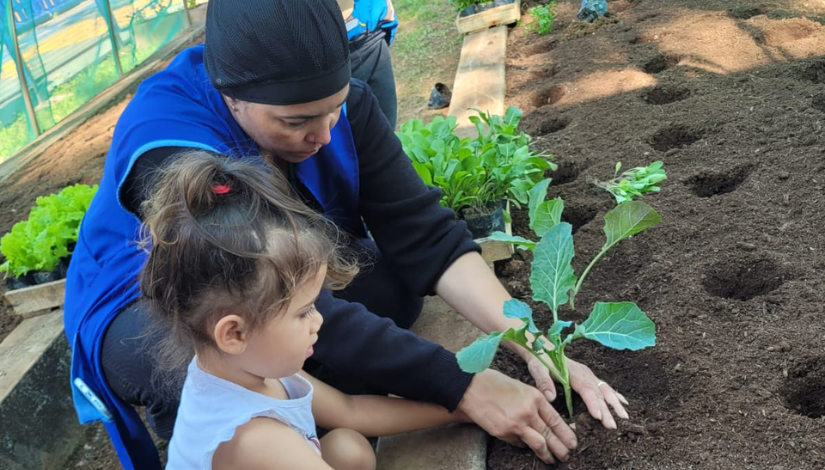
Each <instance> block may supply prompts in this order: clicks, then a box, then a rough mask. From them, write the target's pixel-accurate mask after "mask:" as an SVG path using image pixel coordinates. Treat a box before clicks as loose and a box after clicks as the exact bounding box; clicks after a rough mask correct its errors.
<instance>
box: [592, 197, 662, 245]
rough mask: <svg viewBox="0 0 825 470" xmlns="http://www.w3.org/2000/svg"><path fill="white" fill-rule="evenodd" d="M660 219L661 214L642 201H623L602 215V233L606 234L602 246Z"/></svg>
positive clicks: (622, 238) (637, 231) (611, 243)
mask: <svg viewBox="0 0 825 470" xmlns="http://www.w3.org/2000/svg"><path fill="white" fill-rule="evenodd" d="M661 221H662V216H660V215H659V214H658V213H656V211H655V210H653V208H652V207H650V206H648V205H647V204H645V203H644V202H641V201H627V202H623V203H621V204H619V205H618V206H616V207H614V208H613V209H612V210H611V211H610V212H608V213H607V214H606V215H605V216H604V222H605V224H604V233H605V235H606V236H607V241H606V242H605V244H604V246H605V247H608V248H609V247H611V246H613V245H615V244H616V243H618V242H619V241H621V240H624V239H625V238H627V237H630V236H633V235H636V234H637V233H639V232H641V231H643V230H645V229H648V228H650V227H653V226H655V225H657V224H659V222H661Z"/></svg>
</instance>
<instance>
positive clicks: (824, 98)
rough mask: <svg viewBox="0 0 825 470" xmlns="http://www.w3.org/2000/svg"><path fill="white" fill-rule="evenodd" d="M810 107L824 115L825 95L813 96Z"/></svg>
mask: <svg viewBox="0 0 825 470" xmlns="http://www.w3.org/2000/svg"><path fill="white" fill-rule="evenodd" d="M811 107H812V108H814V109H815V110H817V111H820V112H823V113H825V93H820V94H818V95H814V97H813V98H811Z"/></svg>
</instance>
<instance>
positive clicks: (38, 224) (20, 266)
mask: <svg viewBox="0 0 825 470" xmlns="http://www.w3.org/2000/svg"><path fill="white" fill-rule="evenodd" d="M96 191H97V185H95V186H88V185H85V184H76V185H74V186H68V187H66V188H63V190H62V191H60V192H59V193H57V194H52V195H50V196H45V197H39V198H37V205H36V206H35V207H34V208H32V211H31V213H30V214H29V218H28V219H27V220H24V221H22V222H18V223H16V224H15V225H14V227H12V229H11V231H10V232H9V233H7V234H6V235H4V236H3V238H2V239H0V253H2V254H3V256H5V258H6V262H5V263H3V264H2V265H0V271H3V272H5V273H6V275H7V276H8V275H9V274H10V275H12V276H15V277H19V276H22V275H24V274H26V273H28V272H30V271H44V272H48V271H51V270H53V269H54V268H55V267H56V266H57V265H58V263H59V262H60V259H61V258H64V257H66V256H69V255H70V254H71V252H70V251H69V245H70V244H72V243H74V242H76V241H77V234H78V230H79V229H80V220H81V219H82V218H83V215H85V214H86V210H87V209H88V208H89V204H91V202H92V198H93V197H94V195H95V192H96Z"/></svg>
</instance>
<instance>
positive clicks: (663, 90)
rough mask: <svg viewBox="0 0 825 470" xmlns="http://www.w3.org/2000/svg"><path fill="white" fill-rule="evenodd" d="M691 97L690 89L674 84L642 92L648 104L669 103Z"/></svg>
mask: <svg viewBox="0 0 825 470" xmlns="http://www.w3.org/2000/svg"><path fill="white" fill-rule="evenodd" d="M689 97H690V90H688V89H687V88H681V87H677V86H672V85H660V86H656V87H653V88H651V89H650V90H647V91H646V92H644V93H642V99H643V100H645V102H646V103H648V104H656V105H661V104H668V103H675V102H676V101H682V100H684V99H686V98H689Z"/></svg>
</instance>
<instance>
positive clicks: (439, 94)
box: [427, 82, 453, 109]
mask: <svg viewBox="0 0 825 470" xmlns="http://www.w3.org/2000/svg"><path fill="white" fill-rule="evenodd" d="M452 98H453V92H452V90H450V87H448V86H447V85H445V84H443V83H441V82H438V83H436V84H435V86H434V87H433V91H431V92H430V100H429V101H427V106H429V107H430V108H432V109H441V108H446V107H447V106H449V105H450V100H452Z"/></svg>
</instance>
